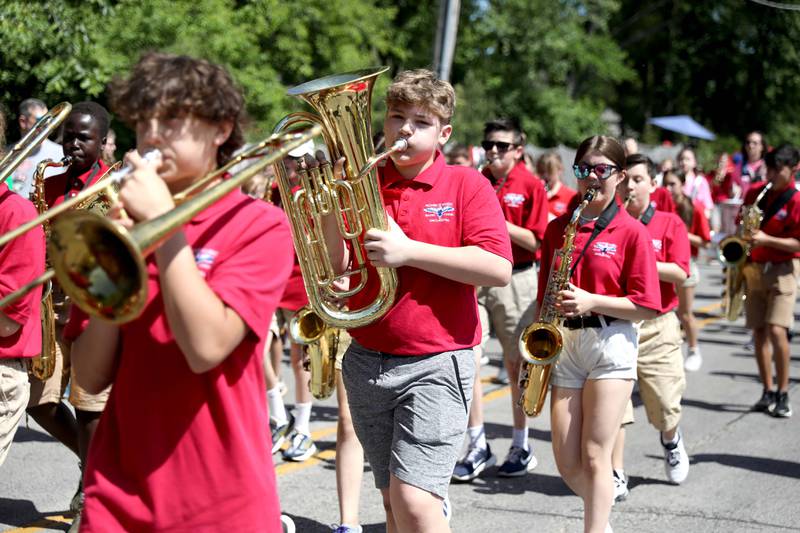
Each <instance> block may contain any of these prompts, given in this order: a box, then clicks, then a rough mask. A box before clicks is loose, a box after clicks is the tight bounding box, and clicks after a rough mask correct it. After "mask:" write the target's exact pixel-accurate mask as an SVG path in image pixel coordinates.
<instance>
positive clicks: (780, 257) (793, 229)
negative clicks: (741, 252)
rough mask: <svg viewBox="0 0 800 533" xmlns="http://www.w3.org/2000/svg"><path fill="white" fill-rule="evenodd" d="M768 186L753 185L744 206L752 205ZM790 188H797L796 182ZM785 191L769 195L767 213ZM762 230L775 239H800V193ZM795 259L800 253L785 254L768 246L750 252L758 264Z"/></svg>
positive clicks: (773, 192)
mask: <svg viewBox="0 0 800 533" xmlns="http://www.w3.org/2000/svg"><path fill="white" fill-rule="evenodd" d="M766 185H767V182H761V183H755V184H753V185H751V186H750V189H749V190H748V191H747V194H746V195H745V197H744V204H745V205H752V204H753V203H754V202H755V201H756V198H757V197H758V195H759V193H760V192H761V190H762V189H763V188H764V187H765V186H766ZM788 187H795V181H794V180H792V181H791V183H789V185H788ZM785 190H786V189H785V188H784V189H782V190H780V191H774V190H773V191H769V192H768V193H767V203H766V206H767V207H766V208H765V209H764V211H765V212H766V210H767V209H768V208H769V205H770V204H771V203H772V202H774V201H775V200H776V199H777V198H778V197H779V196H780V195H781V194H782V193H783V191H785ZM762 230H763V231H764V233H766V234H767V235H772V236H773V237H780V238H787V237H790V238H794V239H800V192H796V193H795V194H794V196H792V198H791V199H790V200H789V201H788V202H787V203H786V205H784V206H783V207H781V208H780V209H779V210H778V212H777V213H775V215H774V216H773V217H772V218H771V219H769V220H768V221H767V223H766V224H765V225H764V227H763V228H762ZM795 257H800V253H792V252H784V251H783V250H778V249H777V248H770V247H767V246H756V247H755V248H753V249H752V250H751V251H750V259H751V260H752V261H755V262H756V263H767V262H772V263H780V262H783V261H789V260H791V259H793V258H795Z"/></svg>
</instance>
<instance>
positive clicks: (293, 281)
mask: <svg viewBox="0 0 800 533" xmlns="http://www.w3.org/2000/svg"><path fill="white" fill-rule="evenodd" d="M292 254H293V255H294V265H293V266H292V273H291V274H290V275H289V281H287V282H286V287H284V290H283V296H282V297H281V302H280V304H278V307H280V308H281V309H287V310H289V311H297V310H298V309H300V308H301V307H303V306H304V305H308V294H306V286H305V285H304V284H303V273H302V272H301V271H300V263H298V262H297V255H296V254H294V248H292Z"/></svg>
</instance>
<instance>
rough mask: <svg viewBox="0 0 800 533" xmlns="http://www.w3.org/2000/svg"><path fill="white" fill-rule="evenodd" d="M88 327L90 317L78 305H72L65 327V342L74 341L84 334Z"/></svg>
mask: <svg viewBox="0 0 800 533" xmlns="http://www.w3.org/2000/svg"><path fill="white" fill-rule="evenodd" d="M88 325H89V315H88V314H86V313H85V312H84V311H83V310H82V309H81V308H80V307H78V306H77V305H71V306H70V309H69V318H68V319H67V323H66V325H64V331H63V333H62V335H63V336H64V340H65V341H74V340H75V339H77V338H78V337H80V336H81V333H83V331H84V330H85V329H86V326H88Z"/></svg>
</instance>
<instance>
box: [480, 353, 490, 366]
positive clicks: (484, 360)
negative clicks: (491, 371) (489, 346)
mask: <svg viewBox="0 0 800 533" xmlns="http://www.w3.org/2000/svg"><path fill="white" fill-rule="evenodd" d="M488 364H489V355H488V354H483V355H482V356H481V366H486V365H488Z"/></svg>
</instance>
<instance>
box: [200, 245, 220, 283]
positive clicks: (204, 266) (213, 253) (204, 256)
mask: <svg viewBox="0 0 800 533" xmlns="http://www.w3.org/2000/svg"><path fill="white" fill-rule="evenodd" d="M217 255H219V252H218V251H217V250H212V249H211V248H199V249H197V250H195V251H194V262H195V264H197V268H198V270H200V273H201V274H202V275H203V277H204V278H205V277H206V274H207V273H208V272H209V271H210V270H211V266H212V265H213V264H214V260H215V259H216V258H217Z"/></svg>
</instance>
